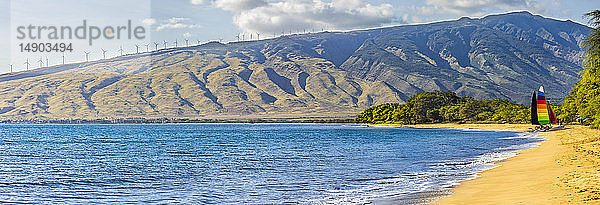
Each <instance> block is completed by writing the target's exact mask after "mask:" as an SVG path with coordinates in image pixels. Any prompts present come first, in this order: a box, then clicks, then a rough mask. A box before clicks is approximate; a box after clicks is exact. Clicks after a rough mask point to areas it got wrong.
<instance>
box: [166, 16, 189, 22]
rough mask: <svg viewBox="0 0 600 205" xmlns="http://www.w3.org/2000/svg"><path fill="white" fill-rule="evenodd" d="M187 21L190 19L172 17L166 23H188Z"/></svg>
mask: <svg viewBox="0 0 600 205" xmlns="http://www.w3.org/2000/svg"><path fill="white" fill-rule="evenodd" d="M189 20H190V18H182V17H173V18H170V19H169V20H167V22H169V23H179V22H182V21H189Z"/></svg>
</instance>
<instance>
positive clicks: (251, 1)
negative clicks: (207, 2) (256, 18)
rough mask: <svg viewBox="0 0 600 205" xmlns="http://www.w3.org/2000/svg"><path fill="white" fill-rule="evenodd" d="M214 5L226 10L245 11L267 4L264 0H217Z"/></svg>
mask: <svg viewBox="0 0 600 205" xmlns="http://www.w3.org/2000/svg"><path fill="white" fill-rule="evenodd" d="M213 5H214V7H217V8H221V9H223V10H226V11H245V10H250V9H253V8H256V7H261V6H265V5H267V2H265V1H263V0H215V2H214V3H213Z"/></svg>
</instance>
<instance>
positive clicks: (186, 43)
mask: <svg viewBox="0 0 600 205" xmlns="http://www.w3.org/2000/svg"><path fill="white" fill-rule="evenodd" d="M189 40H190V39H187V38H186V39H185V47H188V41H189Z"/></svg>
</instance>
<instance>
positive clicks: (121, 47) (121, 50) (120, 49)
mask: <svg viewBox="0 0 600 205" xmlns="http://www.w3.org/2000/svg"><path fill="white" fill-rule="evenodd" d="M119 51H120V52H121V56H123V46H119Z"/></svg>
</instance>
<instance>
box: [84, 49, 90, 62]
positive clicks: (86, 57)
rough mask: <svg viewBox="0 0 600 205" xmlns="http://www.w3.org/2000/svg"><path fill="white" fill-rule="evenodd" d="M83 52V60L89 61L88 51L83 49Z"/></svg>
mask: <svg viewBox="0 0 600 205" xmlns="http://www.w3.org/2000/svg"><path fill="white" fill-rule="evenodd" d="M84 53H85V62H88V61H89V57H90V52H87V51H84Z"/></svg>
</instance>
